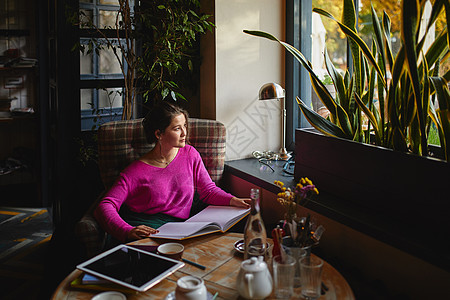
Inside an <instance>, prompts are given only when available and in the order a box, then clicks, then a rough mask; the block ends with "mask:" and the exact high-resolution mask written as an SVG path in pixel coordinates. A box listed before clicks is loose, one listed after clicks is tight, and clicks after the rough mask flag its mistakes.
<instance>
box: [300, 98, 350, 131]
mask: <svg viewBox="0 0 450 300" xmlns="http://www.w3.org/2000/svg"><path fill="white" fill-rule="evenodd" d="M296 100H297V103H298V106H299V107H300V110H301V111H302V112H303V114H304V116H305V117H306V119H307V120H308V122H309V123H310V124H311V125H312V126H313V127H314V128H316V129H317V130H319V131H320V132H322V133H324V134H326V135H330V136H336V137H341V138H346V139H348V138H351V137H349V136H347V135H346V134H345V133H344V132H343V131H342V129H341V128H339V127H338V126H336V125H335V124H333V123H331V122H330V121H328V120H327V119H325V118H323V117H322V116H321V115H319V114H318V113H316V112H315V111H313V110H312V109H310V108H309V107H308V106H306V104H305V103H304V102H303V101H302V100H300V98H299V97H296Z"/></svg>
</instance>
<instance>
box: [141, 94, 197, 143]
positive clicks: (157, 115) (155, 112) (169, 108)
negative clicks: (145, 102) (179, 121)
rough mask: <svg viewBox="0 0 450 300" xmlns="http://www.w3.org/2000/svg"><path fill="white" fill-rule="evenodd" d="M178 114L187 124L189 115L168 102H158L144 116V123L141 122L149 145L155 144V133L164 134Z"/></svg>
mask: <svg viewBox="0 0 450 300" xmlns="http://www.w3.org/2000/svg"><path fill="white" fill-rule="evenodd" d="M179 114H183V115H184V117H185V118H186V123H187V122H188V118H189V114H188V112H187V111H186V110H184V109H183V108H181V107H179V106H177V105H175V104H172V103H170V102H168V101H160V102H158V103H157V104H156V105H155V106H153V107H152V108H151V109H150V111H149V112H148V114H147V115H146V116H145V118H144V121H142V124H143V126H144V131H145V136H146V137H147V141H148V142H149V143H150V144H153V143H155V142H156V141H157V139H156V136H155V131H156V130H159V131H160V132H161V133H164V131H165V130H166V128H167V127H168V126H169V125H170V123H171V122H172V119H173V118H174V117H176V116H178V115H179Z"/></svg>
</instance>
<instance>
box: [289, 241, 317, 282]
mask: <svg viewBox="0 0 450 300" xmlns="http://www.w3.org/2000/svg"><path fill="white" fill-rule="evenodd" d="M311 248H312V246H306V247H298V246H295V245H294V243H293V241H292V238H291V237H290V236H287V237H283V249H284V250H285V251H286V254H288V255H290V256H292V257H294V259H295V262H296V264H295V274H294V288H297V287H300V286H301V283H300V276H301V274H300V262H299V260H300V259H301V258H303V257H305V256H309V255H311Z"/></svg>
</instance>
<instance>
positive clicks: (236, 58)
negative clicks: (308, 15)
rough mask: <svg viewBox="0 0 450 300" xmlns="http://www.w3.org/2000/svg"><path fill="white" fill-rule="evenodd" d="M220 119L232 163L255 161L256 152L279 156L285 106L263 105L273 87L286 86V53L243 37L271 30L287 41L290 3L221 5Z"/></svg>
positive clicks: (228, 0)
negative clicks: (265, 90) (264, 89)
mask: <svg viewBox="0 0 450 300" xmlns="http://www.w3.org/2000/svg"><path fill="white" fill-rule="evenodd" d="M214 16H215V24H216V32H215V86H216V89H215V101H216V103H215V104H216V106H215V108H216V119H217V120H218V121H221V122H222V123H224V124H225V126H226V128H227V157H226V160H234V159H239V158H245V157H250V156H251V153H252V151H254V150H261V151H264V150H272V151H278V150H279V148H280V145H281V143H280V139H281V115H280V102H279V101H259V100H258V91H259V88H260V87H261V86H262V85H263V84H265V83H267V82H276V83H279V84H281V86H283V87H284V50H283V49H282V47H281V46H280V45H279V44H278V43H274V42H272V41H269V40H266V39H262V38H258V37H254V36H250V35H247V34H245V33H243V30H244V29H249V30H262V31H267V32H269V33H271V34H273V35H274V36H276V37H278V38H279V39H281V40H284V37H285V34H284V32H285V29H284V28H285V25H284V23H285V21H284V20H285V17H284V16H285V1H284V0H281V1H279V0H216V1H215V13H214Z"/></svg>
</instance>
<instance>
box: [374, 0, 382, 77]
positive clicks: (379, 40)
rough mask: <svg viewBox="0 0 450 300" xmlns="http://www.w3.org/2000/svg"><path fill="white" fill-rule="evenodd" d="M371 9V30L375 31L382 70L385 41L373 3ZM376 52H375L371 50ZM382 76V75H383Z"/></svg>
mask: <svg viewBox="0 0 450 300" xmlns="http://www.w3.org/2000/svg"><path fill="white" fill-rule="evenodd" d="M371 9H372V24H373V31H374V33H375V42H376V43H377V46H378V49H379V51H378V53H379V54H380V56H381V61H382V63H383V67H382V70H385V69H386V68H385V67H384V66H386V51H385V49H384V45H385V43H384V42H383V32H382V30H381V25H380V20H379V19H378V17H377V13H376V12H375V9H374V8H373V5H372V4H371ZM373 53H376V52H373ZM383 77H384V76H383Z"/></svg>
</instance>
